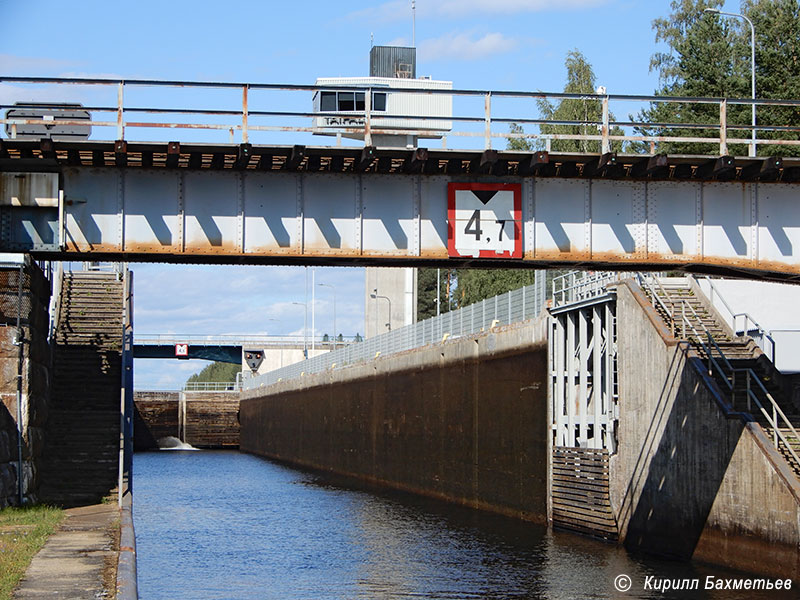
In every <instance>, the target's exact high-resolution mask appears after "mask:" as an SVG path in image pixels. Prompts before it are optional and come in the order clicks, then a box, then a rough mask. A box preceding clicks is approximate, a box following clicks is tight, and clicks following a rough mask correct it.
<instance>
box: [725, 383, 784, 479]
mask: <svg viewBox="0 0 800 600" xmlns="http://www.w3.org/2000/svg"><path fill="white" fill-rule="evenodd" d="M737 372H738V373H741V372H745V373H746V374H747V394H748V412H750V410H749V409H750V407H749V400H753V401H754V402H755V403H756V406H758V408H759V409H760V410H761V414H763V415H764V418H766V419H767V422H768V423H769V424H770V425H771V426H772V436H773V445H774V446H775V448H776V449H777V448H778V440H779V439H780V441H781V442H783V445H784V446H785V447H786V449H787V450H788V451H789V453H790V454H791V455H792V458H794V460H795V461H796V462H797V464H798V465H800V457H798V455H797V453H796V452H795V451H794V449H793V448H792V445H791V444H790V443H789V442H788V441H787V440H786V438H785V437H784V435H783V433H782V432H781V430H780V428H779V427H778V416H780V418H781V420H782V421H783V424H784V425H785V426H786V428H787V429H789V431H790V432H791V433H792V435H793V436H794V437H795V438H796V439H798V440H800V435H798V433H797V430H796V429H795V428H794V425H792V423H791V421H789V419H788V418H787V417H786V415H785V414H784V412H783V410H782V409H781V407H780V406H779V405H778V403H777V402H775V399H774V398H773V397H772V394H770V393H769V392H768V391H767V388H766V387H764V384H763V382H762V381H761V378H760V377H759V376H758V374H757V373H755V372H754V371H753V370H752V369H749V368H747V369H736V370H735V371H734V373H737ZM750 381H755V382H756V384H757V385H758V386H759V388H761V391H762V392H763V393H764V396H766V398H767V400H769V401H770V404H771V405H772V416H770V415H769V413H768V412H767V411H766V410H765V409H764V406H763V405H762V404H761V402H760V401H759V399H758V396H756V394H755V393H754V392H753V390H752V389H751V388H750Z"/></svg>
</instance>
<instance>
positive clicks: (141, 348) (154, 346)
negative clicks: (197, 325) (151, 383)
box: [133, 333, 353, 364]
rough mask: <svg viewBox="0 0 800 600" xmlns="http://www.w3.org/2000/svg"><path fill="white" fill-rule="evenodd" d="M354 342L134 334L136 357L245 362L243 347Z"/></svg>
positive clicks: (337, 345)
mask: <svg viewBox="0 0 800 600" xmlns="http://www.w3.org/2000/svg"><path fill="white" fill-rule="evenodd" d="M352 342H353V339H352V338H349V337H348V338H343V339H342V340H339V341H334V340H332V339H329V340H326V339H324V337H321V336H317V337H316V338H314V339H311V338H304V337H303V336H302V335H301V336H292V335H270V336H267V335H237V334H230V335H196V334H172V333H170V334H141V335H140V334H134V340H133V357H134V358H178V359H190V358H196V359H202V360H214V361H219V362H227V363H233V364H241V363H242V350H243V349H244V350H281V349H291V350H303V349H304V348H306V347H307V348H311V347H312V346H313V347H314V348H319V349H324V350H332V349H334V348H341V347H343V346H345V345H347V344H350V343H352Z"/></svg>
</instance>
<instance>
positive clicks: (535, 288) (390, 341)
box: [244, 271, 547, 389]
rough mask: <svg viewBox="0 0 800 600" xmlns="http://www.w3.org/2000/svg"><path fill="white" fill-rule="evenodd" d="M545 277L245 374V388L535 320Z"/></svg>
mask: <svg viewBox="0 0 800 600" xmlns="http://www.w3.org/2000/svg"><path fill="white" fill-rule="evenodd" d="M546 273H547V272H546V271H536V276H535V282H534V284H533V285H529V286H526V287H523V288H520V289H518V290H514V291H511V292H506V293H505V294H500V295H499V296H495V297H493V298H489V299H487V300H483V301H481V302H477V303H475V304H471V305H469V306H467V307H464V308H461V309H458V310H454V311H450V312H446V313H444V314H441V315H439V316H437V317H432V318H430V319H425V320H424V321H420V322H418V323H414V324H413V325H408V326H406V327H403V328H401V329H396V330H394V331H389V332H387V333H383V334H381V335H377V336H375V337H372V338H369V339H367V340H364V341H363V342H359V343H357V344H350V345H348V346H345V347H344V348H340V349H338V350H334V351H332V352H328V353H326V354H321V355H319V356H315V357H314V358H310V359H308V360H304V361H302V362H299V363H295V364H293V365H288V366H286V367H283V368H280V369H277V370H275V371H270V372H268V373H264V374H262V375H256V376H249V375H248V374H245V379H244V388H245V389H252V388H257V387H260V386H267V385H272V384H273V383H277V382H278V381H282V380H287V379H294V378H296V377H302V376H304V375H310V374H312V373H320V372H323V371H326V370H328V369H332V368H337V367H343V366H346V365H351V364H355V363H359V362H365V361H368V360H372V359H375V358H377V357H380V356H386V355H389V354H394V353H396V352H402V351H404V350H410V349H412V348H418V347H421V346H426V345H428V344H434V343H439V342H444V341H447V340H450V339H455V338H458V337H461V336H465V335H471V334H474V333H479V332H481V331H488V330H489V329H491V328H493V327H496V326H498V325H507V324H510V323H516V322H519V321H524V320H527V319H533V318H535V317H537V316H538V315H539V313H541V311H542V309H543V308H544V305H545V298H546V286H545V279H546Z"/></svg>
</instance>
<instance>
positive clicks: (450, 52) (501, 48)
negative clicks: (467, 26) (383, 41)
mask: <svg viewBox="0 0 800 600" xmlns="http://www.w3.org/2000/svg"><path fill="white" fill-rule="evenodd" d="M519 45H520V42H519V40H517V39H515V38H509V37H506V36H505V35H503V34H502V33H497V32H494V33H486V34H484V35H482V36H480V35H479V34H474V33H471V32H466V33H455V32H450V33H446V34H444V35H442V36H440V37H438V38H433V39H427V40H423V41H422V42H420V44H419V55H420V60H425V61H428V62H431V61H435V60H446V59H458V60H476V59H480V58H486V57H487V56H491V55H493V54H503V53H506V52H510V51H512V50H515V49H516V48H518V47H519Z"/></svg>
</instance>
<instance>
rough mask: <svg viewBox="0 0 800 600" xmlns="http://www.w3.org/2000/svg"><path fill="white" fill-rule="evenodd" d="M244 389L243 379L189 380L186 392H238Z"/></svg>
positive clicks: (185, 386) (184, 389)
mask: <svg viewBox="0 0 800 600" xmlns="http://www.w3.org/2000/svg"><path fill="white" fill-rule="evenodd" d="M241 389H242V380H241V378H237V380H236V381H227V382H224V381H187V382H186V383H185V384H184V386H183V391H184V392H238V391H240V390H241Z"/></svg>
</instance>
